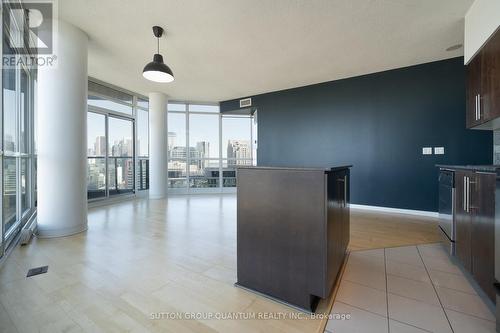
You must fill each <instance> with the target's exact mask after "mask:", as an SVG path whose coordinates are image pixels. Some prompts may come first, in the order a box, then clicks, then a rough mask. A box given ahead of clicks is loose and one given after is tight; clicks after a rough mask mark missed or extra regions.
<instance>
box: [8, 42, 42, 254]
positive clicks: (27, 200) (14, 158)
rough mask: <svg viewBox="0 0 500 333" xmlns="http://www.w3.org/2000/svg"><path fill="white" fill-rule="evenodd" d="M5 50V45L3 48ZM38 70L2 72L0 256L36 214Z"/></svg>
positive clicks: (19, 69)
mask: <svg viewBox="0 0 500 333" xmlns="http://www.w3.org/2000/svg"><path fill="white" fill-rule="evenodd" d="M4 47H5V45H4ZM35 75H36V70H32V69H27V68H24V67H23V66H20V67H18V68H4V69H3V70H2V123H3V126H2V129H3V131H2V135H1V138H2V140H1V141H2V149H1V150H2V154H1V157H0V159H1V162H0V169H1V171H2V179H1V182H0V184H1V188H2V196H1V201H2V205H1V211H2V212H1V217H2V228H1V231H2V234H1V239H0V240H1V242H0V256H1V255H2V254H3V251H4V250H5V248H6V246H7V245H8V243H10V241H11V240H12V239H13V238H14V237H15V236H16V235H17V233H18V232H19V231H20V230H21V228H22V227H23V226H24V224H25V223H26V222H27V221H28V219H29V218H30V217H31V216H32V214H33V213H34V210H35V208H34V202H35V198H34V182H33V181H32V180H33V179H35V177H34V172H35V170H34V165H35V164H34V161H35V155H34V135H33V130H34V126H35V124H34V81H35Z"/></svg>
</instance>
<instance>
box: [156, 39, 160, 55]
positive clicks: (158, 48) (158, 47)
mask: <svg viewBox="0 0 500 333" xmlns="http://www.w3.org/2000/svg"><path fill="white" fill-rule="evenodd" d="M156 40H157V41H158V45H157V50H158V52H157V53H158V54H160V37H156Z"/></svg>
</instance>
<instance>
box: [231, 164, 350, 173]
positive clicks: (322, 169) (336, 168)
mask: <svg viewBox="0 0 500 333" xmlns="http://www.w3.org/2000/svg"><path fill="white" fill-rule="evenodd" d="M347 168H352V165H338V166H334V167H331V168H313V167H273V166H251V165H242V166H237V169H263V170H293V171H325V172H328V171H336V170H342V169H347Z"/></svg>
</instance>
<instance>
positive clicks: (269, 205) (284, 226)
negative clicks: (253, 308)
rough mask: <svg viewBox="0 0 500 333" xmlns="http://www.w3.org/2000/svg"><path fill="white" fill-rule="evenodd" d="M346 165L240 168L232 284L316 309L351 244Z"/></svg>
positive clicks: (329, 288)
mask: <svg viewBox="0 0 500 333" xmlns="http://www.w3.org/2000/svg"><path fill="white" fill-rule="evenodd" d="M349 175H350V173H349V167H348V166H345V167H336V168H332V169H304V168H271V167H240V168H238V169H237V183H238V186H237V232H236V234H237V278H238V282H237V285H238V286H241V287H244V288H247V289H251V290H254V291H257V292H260V293H264V294H266V295H268V296H270V297H273V298H276V299H279V300H281V301H284V302H286V303H289V304H292V305H294V306H297V307H300V308H302V309H306V310H307V311H314V310H315V307H316V305H317V303H318V301H319V298H327V297H328V296H329V295H330V293H331V291H332V288H333V285H334V283H335V280H336V278H337V276H338V273H339V271H340V268H341V265H342V262H343V260H344V258H345V254H346V250H347V244H348V243H349Z"/></svg>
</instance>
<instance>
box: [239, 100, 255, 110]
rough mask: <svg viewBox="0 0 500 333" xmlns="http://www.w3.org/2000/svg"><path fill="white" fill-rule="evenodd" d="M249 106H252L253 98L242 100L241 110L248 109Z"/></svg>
mask: <svg viewBox="0 0 500 333" xmlns="http://www.w3.org/2000/svg"><path fill="white" fill-rule="evenodd" d="M249 106H252V99H251V98H243V99H240V108H247V107H249Z"/></svg>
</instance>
